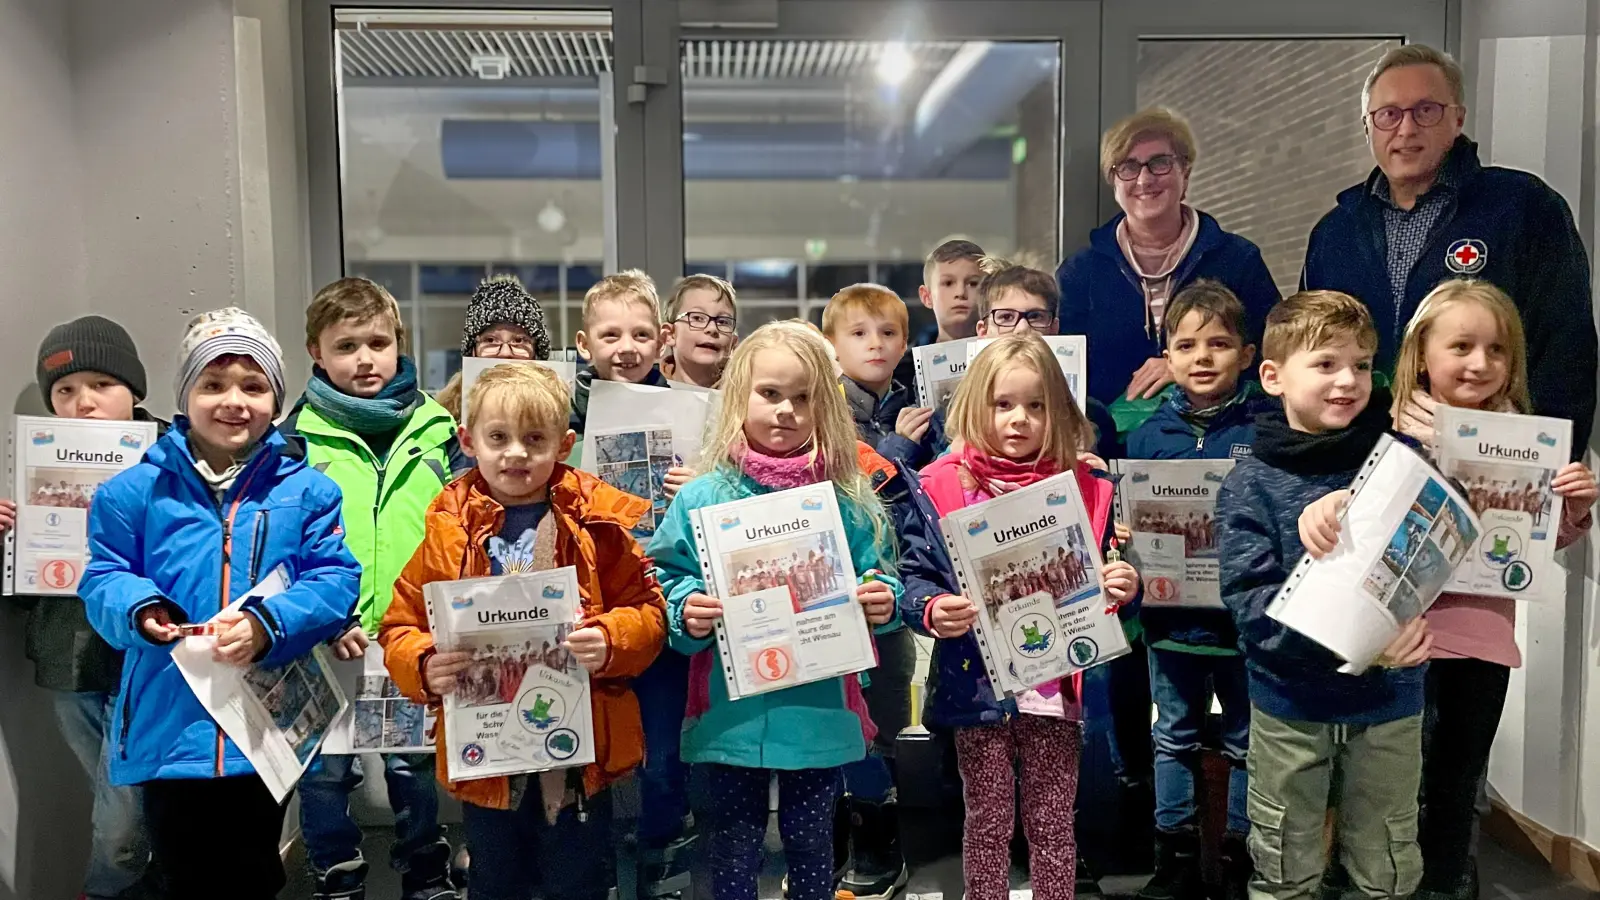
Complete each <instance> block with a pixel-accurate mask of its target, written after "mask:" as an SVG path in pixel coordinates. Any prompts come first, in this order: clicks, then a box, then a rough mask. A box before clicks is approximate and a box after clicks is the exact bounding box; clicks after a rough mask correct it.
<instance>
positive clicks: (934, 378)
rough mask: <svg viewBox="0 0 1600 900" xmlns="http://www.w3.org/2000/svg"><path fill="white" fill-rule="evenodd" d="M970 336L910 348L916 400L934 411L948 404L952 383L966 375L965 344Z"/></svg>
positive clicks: (954, 384) (951, 393)
mask: <svg viewBox="0 0 1600 900" xmlns="http://www.w3.org/2000/svg"><path fill="white" fill-rule="evenodd" d="M973 340H974V339H973V338H963V339H961V340H959V341H945V342H944V343H941V344H928V345H926V346H922V347H913V348H911V361H912V363H913V364H914V365H915V367H916V378H917V403H918V404H920V405H922V406H926V407H931V408H933V409H935V410H939V409H944V408H945V407H947V406H949V405H950V398H951V397H952V396H954V395H955V392H956V385H958V384H960V383H961V377H962V376H963V375H965V374H967V344H969V343H971V342H972V341H973Z"/></svg>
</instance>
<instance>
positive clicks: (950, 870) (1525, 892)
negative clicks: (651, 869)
mask: <svg viewBox="0 0 1600 900" xmlns="http://www.w3.org/2000/svg"><path fill="white" fill-rule="evenodd" d="M934 843H939V844H943V843H944V841H942V840H938V841H934ZM768 845H769V849H770V850H771V852H770V853H769V855H768V865H767V871H766V874H765V876H764V877H763V878H762V885H761V897H762V900H778V898H779V897H780V896H781V888H780V877H781V875H782V871H783V869H782V858H781V853H780V851H779V847H778V840H777V832H776V828H774V829H773V830H772V831H771V832H770V833H769V834H768ZM388 846H389V835H388V833H387V832H386V831H384V830H381V829H372V830H369V831H368V833H367V840H366V846H365V852H366V855H367V858H368V859H371V860H384V859H386V858H387V853H388ZM909 849H910V850H911V856H912V859H913V865H912V871H911V881H910V883H909V884H908V885H907V886H906V895H907V896H906V900H943V898H949V900H959V898H960V897H961V857H960V855H959V854H955V855H949V854H946V855H943V856H940V857H939V858H936V859H930V860H921V859H918V854H917V853H916V852H915V848H914V847H913V848H909ZM289 865H290V882H289V887H288V888H287V889H286V890H285V891H284V892H283V894H282V897H283V898H284V900H308V898H310V896H311V888H312V886H311V883H310V879H309V878H308V877H307V876H306V874H305V872H304V868H303V863H302V861H301V858H300V857H299V855H298V854H295V855H293V856H292V857H291V860H290V864H289ZM1480 866H1481V868H1480V871H1481V873H1482V900H1594V898H1595V897H1596V895H1595V894H1591V893H1589V892H1587V891H1585V890H1584V889H1583V888H1582V887H1581V886H1579V885H1578V884H1577V883H1576V882H1573V881H1570V880H1561V879H1558V878H1556V877H1555V876H1554V875H1553V874H1552V873H1551V872H1550V869H1549V868H1548V867H1547V866H1544V865H1542V864H1535V863H1532V862H1530V861H1528V860H1527V859H1525V858H1523V857H1520V856H1514V855H1512V854H1511V853H1509V852H1508V851H1506V850H1504V849H1502V848H1501V847H1499V846H1498V845H1496V844H1494V843H1491V842H1488V841H1486V842H1485V844H1484V846H1483V849H1482V851H1481V855H1480ZM702 883H703V880H702ZM1143 883H1144V878H1143V877H1138V876H1114V877H1107V878H1104V879H1102V880H1101V889H1102V890H1103V891H1104V892H1105V894H1106V896H1107V897H1111V898H1115V897H1127V896H1131V895H1132V894H1134V893H1135V892H1136V891H1138V889H1139V887H1140V886H1141V885H1142V884H1143ZM1013 887H1014V888H1015V890H1013V892H1012V897H1013V900H1028V898H1029V896H1030V895H1029V894H1026V893H1021V891H1024V890H1025V889H1026V883H1025V882H1022V881H1020V880H1019V881H1017V882H1016V883H1015V884H1014V885H1013ZM399 890H400V880H399V877H398V876H396V875H395V874H394V873H393V872H391V871H389V870H388V869H387V868H383V869H380V870H379V871H376V872H374V873H373V876H372V878H371V880H370V881H369V883H368V890H367V896H368V898H369V900H396V898H398V897H399ZM696 893H697V894H700V892H698V891H697V892H696ZM911 895H917V896H911ZM469 900H470V898H469ZM695 900H705V898H704V895H700V896H697V897H696V898H695Z"/></svg>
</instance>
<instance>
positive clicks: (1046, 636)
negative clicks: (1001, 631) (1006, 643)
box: [1011, 613, 1055, 658]
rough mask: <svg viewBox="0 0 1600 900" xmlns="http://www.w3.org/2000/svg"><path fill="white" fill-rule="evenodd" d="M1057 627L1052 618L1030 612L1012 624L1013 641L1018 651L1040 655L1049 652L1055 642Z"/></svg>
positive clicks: (1024, 653) (1027, 655) (1029, 654)
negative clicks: (1055, 627) (1052, 622)
mask: <svg viewBox="0 0 1600 900" xmlns="http://www.w3.org/2000/svg"><path fill="white" fill-rule="evenodd" d="M1054 637H1055V629H1053V628H1051V627H1050V620H1049V619H1047V618H1045V617H1044V616H1042V615H1039V614H1038V613H1029V614H1027V615H1025V616H1023V617H1022V618H1020V619H1018V620H1017V621H1016V623H1015V624H1013V625H1012V626H1011V642H1012V643H1013V644H1015V645H1016V648H1017V652H1018V653H1021V654H1022V655H1023V656H1026V657H1030V658H1033V657H1039V656H1043V655H1044V654H1045V653H1047V652H1049V650H1050V645H1051V644H1052V643H1053V642H1054V641H1053V640H1052V639H1053V638H1054Z"/></svg>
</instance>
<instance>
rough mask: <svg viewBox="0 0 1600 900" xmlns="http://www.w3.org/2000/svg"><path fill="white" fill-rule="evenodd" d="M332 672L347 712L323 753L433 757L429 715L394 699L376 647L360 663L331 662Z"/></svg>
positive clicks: (397, 696)
mask: <svg viewBox="0 0 1600 900" xmlns="http://www.w3.org/2000/svg"><path fill="white" fill-rule="evenodd" d="M333 668H334V674H335V676H336V677H337V678H338V679H339V687H340V688H342V689H343V690H344V693H345V696H346V697H348V698H349V699H350V708H349V709H348V710H347V711H346V712H345V714H344V715H343V716H340V717H339V720H338V721H336V722H334V723H333V726H332V727H331V728H330V729H329V731H328V739H327V740H326V741H324V742H323V744H322V752H323V753H327V754H332V755H336V756H337V755H341V754H350V753H432V752H433V736H434V729H435V728H436V727H437V723H436V722H435V721H434V714H433V710H432V709H429V708H428V707H427V706H425V705H423V704H420V703H412V702H411V701H410V700H407V699H406V698H405V697H402V696H401V695H400V690H399V688H397V687H395V684H394V679H392V678H390V677H389V670H388V669H386V668H384V665H383V648H382V647H379V646H378V643H377V642H376V641H373V642H372V643H371V644H369V645H368V646H367V652H366V654H364V655H363V656H362V657H361V658H360V659H345V660H335V661H334V663H333Z"/></svg>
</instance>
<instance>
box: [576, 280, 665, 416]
mask: <svg viewBox="0 0 1600 900" xmlns="http://www.w3.org/2000/svg"><path fill="white" fill-rule="evenodd" d="M660 306H661V303H660V301H659V300H657V299H656V283H655V282H654V281H651V280H650V276H649V275H646V274H645V273H643V272H641V271H639V270H638V269H629V270H627V271H625V272H618V273H617V274H615V275H607V276H606V277H604V278H602V279H600V280H599V281H597V282H595V285H594V287H591V288H589V290H588V292H587V293H585V294H584V295H583V328H582V329H580V330H579V331H578V334H577V343H578V355H579V356H582V357H583V359H584V361H585V362H587V363H588V364H589V365H588V366H586V367H584V368H583V369H581V370H580V371H579V372H578V378H577V385H576V387H575V389H574V390H573V392H572V417H571V422H569V423H568V427H570V428H571V429H572V430H573V431H575V432H577V433H578V434H579V435H582V434H583V429H584V425H585V424H586V423H587V422H588V420H589V385H590V384H591V383H592V382H593V381H594V379H595V378H596V377H599V379H600V380H601V381H627V382H631V383H633V384H648V385H652V386H654V387H666V386H667V380H666V379H665V378H663V377H662V375H661V371H660V370H659V369H657V368H656V356H657V355H658V351H659V350H660V348H661V331H662V329H661V326H660V325H658V324H657V322H656V320H657V319H659V318H660V312H659V310H660Z"/></svg>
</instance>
